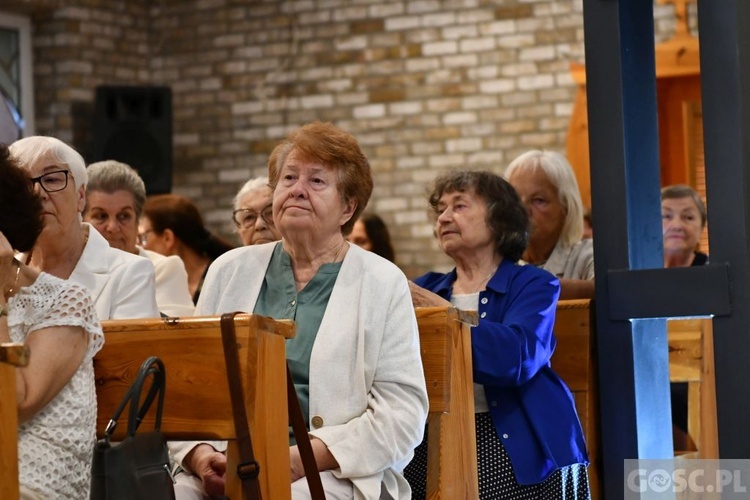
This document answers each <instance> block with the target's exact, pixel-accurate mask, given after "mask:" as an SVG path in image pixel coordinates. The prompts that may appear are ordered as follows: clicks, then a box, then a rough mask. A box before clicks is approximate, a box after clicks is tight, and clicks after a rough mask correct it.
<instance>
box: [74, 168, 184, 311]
mask: <svg viewBox="0 0 750 500" xmlns="http://www.w3.org/2000/svg"><path fill="white" fill-rule="evenodd" d="M86 172H87V174H88V178H89V182H88V185H87V186H86V209H85V210H84V212H83V220H85V221H86V222H88V223H89V224H91V225H92V226H94V227H95V228H96V230H97V231H99V233H100V234H101V235H102V236H104V238H105V239H106V240H107V241H108V242H109V245H110V246H111V247H113V248H118V249H120V250H123V251H125V252H128V253H132V254H135V255H140V256H141V257H146V258H148V259H149V260H150V261H151V263H152V264H153V265H154V271H155V273H156V305H157V306H159V312H161V313H162V314H163V315H165V316H192V315H193V312H194V311H195V305H194V304H193V299H192V298H191V297H190V292H189V291H188V277H187V271H185V264H183V263H182V259H180V258H179V257H177V256H176V255H170V256H165V255H161V254H158V253H156V252H152V251H150V250H146V249H144V248H142V247H140V246H137V243H139V234H138V220H139V219H140V217H141V214H142V213H143V204H144V203H145V202H146V186H145V184H144V183H143V180H142V179H141V177H140V176H139V175H138V172H136V171H135V170H134V169H133V168H131V167H130V166H129V165H126V164H125V163H121V162H118V161H114V160H107V161H100V162H97V163H92V164H91V165H89V166H88V168H87V169H86Z"/></svg>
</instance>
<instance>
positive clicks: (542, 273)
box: [500, 261, 559, 281]
mask: <svg viewBox="0 0 750 500" xmlns="http://www.w3.org/2000/svg"><path fill="white" fill-rule="evenodd" d="M500 269H501V270H502V272H504V273H507V275H508V276H509V277H510V278H511V279H523V280H527V281H531V280H554V281H559V280H558V279H557V277H556V276H555V275H554V274H552V273H551V272H549V271H547V270H545V269H542V268H541V267H537V266H532V265H531V264H527V263H525V262H523V261H519V262H508V264H507V265H504V266H501V267H500Z"/></svg>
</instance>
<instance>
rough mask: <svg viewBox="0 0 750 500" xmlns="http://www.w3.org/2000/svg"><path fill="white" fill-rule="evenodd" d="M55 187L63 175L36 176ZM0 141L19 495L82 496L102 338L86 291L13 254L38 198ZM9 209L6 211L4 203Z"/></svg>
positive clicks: (1, 257)
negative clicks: (22, 356)
mask: <svg viewBox="0 0 750 500" xmlns="http://www.w3.org/2000/svg"><path fill="white" fill-rule="evenodd" d="M37 182H38V183H41V184H42V186H43V187H44V186H46V187H47V188H51V189H53V190H54V189H55V188H57V187H60V186H61V185H62V184H63V183H64V176H62V175H59V174H53V175H51V176H47V177H43V178H42V179H39V180H38V181H37ZM31 186H32V184H31V183H30V182H29V178H28V177H27V176H26V174H25V173H24V172H23V170H21V169H20V168H19V167H18V166H17V165H16V164H15V163H14V162H13V161H12V160H11V158H10V156H9V153H8V149H7V148H6V147H5V146H0V200H2V203H3V207H5V210H1V211H0V290H1V291H2V292H1V293H0V342H11V341H12V342H20V343H24V344H26V345H27V346H28V347H29V348H30V351H31V356H30V359H29V364H28V366H26V367H23V368H17V369H16V394H15V399H16V402H17V408H18V417H19V429H18V462H19V479H20V485H21V498H24V499H36V498H43V499H47V498H55V499H71V500H79V499H82V498H88V496H89V485H90V482H91V478H90V467H91V466H90V462H91V455H92V452H93V448H94V443H95V439H96V435H95V426H96V391H95V388H94V367H93V363H92V358H93V357H94V354H96V353H97V352H98V351H99V349H101V347H102V345H103V342H104V339H103V335H102V330H101V327H100V325H99V321H98V320H97V317H96V311H95V310H94V306H93V302H92V300H91V297H90V295H89V293H88V292H87V291H86V290H85V289H84V288H83V287H82V286H80V285H78V284H76V283H73V282H71V281H64V280H61V279H59V278H56V277H54V276H51V275H49V274H47V273H45V272H39V271H37V270H35V269H32V268H31V267H29V266H27V265H26V264H24V263H22V262H19V261H18V260H16V259H15V257H14V252H15V251H26V250H29V249H30V248H31V247H32V246H33V244H34V241H35V240H36V238H37V237H38V235H39V234H40V233H41V231H42V227H43V224H44V218H43V215H42V210H43V206H42V202H41V200H40V198H39V197H38V196H37V195H36V194H35V193H34V191H33V188H32V187H31ZM11 208H12V210H11Z"/></svg>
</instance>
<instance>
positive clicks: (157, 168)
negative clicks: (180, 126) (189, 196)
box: [90, 85, 172, 195]
mask: <svg viewBox="0 0 750 500" xmlns="http://www.w3.org/2000/svg"><path fill="white" fill-rule="evenodd" d="M92 121H93V123H92V125H93V130H92V134H91V135H92V138H93V143H92V145H91V159H90V160H91V161H92V162H94V161H102V160H117V161H121V162H123V163H127V164H128V165H130V166H131V167H133V168H134V169H136V170H137V171H138V174H139V175H140V176H141V178H142V179H143V182H144V183H145V184H146V192H147V193H148V194H149V195H151V194H163V193H169V192H170V191H171V190H172V90H171V89H170V88H169V87H154V86H139V87H135V86H127V87H123V86H111V85H100V86H98V87H97V88H96V99H95V102H94V117H93V120H92Z"/></svg>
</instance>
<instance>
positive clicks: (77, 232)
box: [9, 136, 159, 320]
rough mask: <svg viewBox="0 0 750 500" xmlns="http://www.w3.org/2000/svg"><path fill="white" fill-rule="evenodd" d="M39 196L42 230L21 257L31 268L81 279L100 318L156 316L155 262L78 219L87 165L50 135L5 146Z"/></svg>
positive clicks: (86, 178) (84, 193) (76, 154)
mask: <svg viewBox="0 0 750 500" xmlns="http://www.w3.org/2000/svg"><path fill="white" fill-rule="evenodd" d="M9 150H10V153H11V155H12V156H13V157H14V158H15V159H16V161H18V163H19V165H20V166H21V168H23V169H24V170H25V171H26V172H27V174H28V175H29V177H30V180H31V182H32V184H33V187H34V190H35V192H37V193H38V194H39V196H40V197H41V198H42V205H43V216H44V230H43V231H42V233H41V234H40V235H39V238H38V239H37V241H36V243H35V245H34V247H33V248H32V249H31V250H30V251H29V252H26V253H24V254H22V255H21V256H20V257H21V258H22V259H23V261H24V262H25V263H27V264H29V265H30V266H31V267H32V268H34V269H36V270H38V271H44V272H46V273H49V274H51V275H53V276H57V277H58V278H62V279H69V280H71V281H73V282H75V283H79V284H81V285H83V286H84V287H86V288H87V289H88V290H89V292H91V295H92V297H93V298H94V301H95V305H96V312H97V315H98V316H99V319H101V320H105V319H127V318H153V317H159V311H158V309H157V307H156V294H155V281H154V266H153V265H151V263H150V262H149V260H148V259H145V258H143V257H139V256H137V255H133V254H130V253H127V252H123V251H121V250H118V249H115V248H112V247H110V245H109V243H108V242H107V240H106V239H104V238H103V237H102V236H101V235H100V234H99V232H98V231H96V230H95V229H93V228H92V227H91V225H90V224H88V223H85V222H83V221H82V216H81V214H82V213H83V210H84V207H85V205H86V184H87V182H88V176H87V175H86V165H85V163H84V161H83V158H82V157H81V155H80V154H78V152H77V151H75V150H74V149H73V148H72V147H70V146H68V145H67V144H65V143H64V142H62V141H61V140H59V139H56V138H54V137H45V136H33V137H26V138H24V139H21V140H18V141H16V142H14V143H13V144H11V145H10V147H9Z"/></svg>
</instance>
